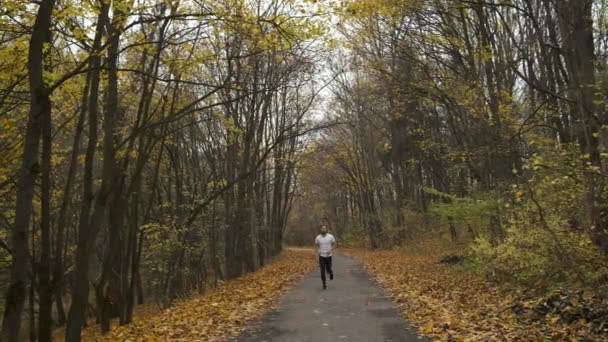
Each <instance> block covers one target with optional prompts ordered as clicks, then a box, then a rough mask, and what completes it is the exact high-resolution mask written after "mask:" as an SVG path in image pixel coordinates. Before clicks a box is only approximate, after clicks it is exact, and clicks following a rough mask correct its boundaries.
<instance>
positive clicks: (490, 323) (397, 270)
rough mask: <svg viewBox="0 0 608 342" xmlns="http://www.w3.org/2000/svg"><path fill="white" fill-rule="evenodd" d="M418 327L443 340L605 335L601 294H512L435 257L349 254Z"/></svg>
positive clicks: (607, 323)
mask: <svg viewBox="0 0 608 342" xmlns="http://www.w3.org/2000/svg"><path fill="white" fill-rule="evenodd" d="M349 254H351V255H354V256H355V257H357V259H359V260H360V261H361V263H362V264H363V266H364V268H365V269H366V270H367V271H368V272H370V273H371V274H372V275H373V276H374V277H375V279H376V281H377V282H378V283H379V284H380V285H381V286H382V287H383V288H384V289H385V290H386V291H387V293H388V294H389V295H390V296H391V297H392V299H393V300H394V301H395V302H396V304H397V306H398V307H399V310H400V311H401V313H402V315H403V316H404V317H405V318H406V319H408V320H409V321H410V322H413V323H414V324H415V325H416V326H417V327H418V329H419V331H420V332H421V333H422V334H424V335H427V336H430V337H433V338H435V339H438V340H443V341H471V340H483V341H493V340H499V341H504V340H509V341H514V340H515V341H520V340H526V341H529V340H533V341H547V340H548V341H551V340H552V341H606V340H608V297H606V296H603V295H601V293H602V292H603V291H593V292H589V291H583V290H579V291H567V290H556V291H553V292H551V293H549V294H544V295H531V294H526V293H523V294H517V292H516V291H514V290H512V289H508V288H507V287H506V286H500V285H497V284H494V283H492V282H489V281H488V280H486V279H484V278H483V277H481V276H479V275H477V274H474V273H472V272H468V271H466V270H464V269H462V268H461V267H459V266H454V265H449V264H448V263H449V262H448V263H442V262H438V258H437V257H436V256H420V255H411V254H407V253H404V252H398V251H363V250H355V251H349Z"/></svg>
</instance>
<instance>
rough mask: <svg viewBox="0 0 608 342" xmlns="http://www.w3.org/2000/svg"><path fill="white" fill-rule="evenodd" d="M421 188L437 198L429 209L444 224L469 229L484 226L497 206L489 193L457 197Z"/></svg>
mask: <svg viewBox="0 0 608 342" xmlns="http://www.w3.org/2000/svg"><path fill="white" fill-rule="evenodd" d="M423 190H424V192H426V193H427V194H429V195H433V196H435V197H437V198H439V199H438V200H436V201H434V202H433V203H432V204H431V206H430V208H429V211H430V214H431V215H432V216H433V218H435V219H436V220H438V221H439V222H440V223H442V224H444V225H449V224H450V223H452V224H454V225H456V226H457V227H467V228H469V229H478V228H480V227H485V226H487V225H488V223H489V219H490V216H489V215H490V213H491V212H493V210H495V208H496V206H497V200H496V199H495V198H494V197H493V196H492V195H489V194H484V195H479V196H476V197H457V196H454V195H450V194H447V193H443V192H441V191H438V190H436V189H432V188H427V187H425V188H423ZM450 221H451V222H450Z"/></svg>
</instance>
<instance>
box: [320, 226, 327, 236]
mask: <svg viewBox="0 0 608 342" xmlns="http://www.w3.org/2000/svg"><path fill="white" fill-rule="evenodd" d="M321 234H323V235H325V234H327V226H326V225H324V224H322V225H321Z"/></svg>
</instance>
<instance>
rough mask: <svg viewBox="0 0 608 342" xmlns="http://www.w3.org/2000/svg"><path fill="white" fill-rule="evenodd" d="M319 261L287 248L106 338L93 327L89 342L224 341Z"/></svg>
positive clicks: (85, 336)
mask: <svg viewBox="0 0 608 342" xmlns="http://www.w3.org/2000/svg"><path fill="white" fill-rule="evenodd" d="M314 265H315V259H314V258H313V257H311V252H310V251H295V250H286V251H284V252H283V253H282V254H281V255H280V256H279V257H278V258H277V259H276V260H275V261H274V262H272V263H271V264H269V265H267V266H265V267H263V268H262V269H260V270H258V271H257V272H254V273H250V274H247V275H244V276H242V277H240V278H237V279H234V280H231V281H228V282H226V283H224V284H223V285H221V286H219V287H217V288H214V289H211V290H209V291H208V292H207V293H205V294H202V295H199V296H195V297H192V298H188V299H184V300H183V301H181V302H179V303H176V304H175V305H174V306H172V307H170V308H167V309H165V310H160V311H156V312H153V313H152V312H151V313H142V314H141V315H140V314H137V315H135V317H134V321H133V323H131V324H128V325H124V326H116V327H113V329H112V331H111V332H110V333H109V334H107V335H106V336H103V337H102V336H101V335H100V334H99V332H98V330H99V327H98V326H97V325H92V326H91V327H90V328H87V329H85V331H84V332H83V340H84V341H124V342H126V341H131V342H136V341H142V342H144V341H145V342H148V341H150V342H151V341H222V340H224V339H225V338H227V337H229V336H232V335H235V334H237V333H238V332H239V331H240V330H241V329H242V328H243V327H244V325H245V324H246V323H247V322H249V321H251V320H253V319H255V318H257V317H259V316H260V315H261V314H263V313H265V312H266V311H268V310H269V309H271V308H272V304H273V303H274V302H276V298H277V296H278V295H280V294H281V293H283V292H285V291H286V290H287V289H289V288H290V287H291V285H293V284H294V283H295V282H297V281H298V280H299V279H300V278H301V277H302V276H303V275H304V274H306V273H308V272H309V271H311V270H312V268H313V267H314Z"/></svg>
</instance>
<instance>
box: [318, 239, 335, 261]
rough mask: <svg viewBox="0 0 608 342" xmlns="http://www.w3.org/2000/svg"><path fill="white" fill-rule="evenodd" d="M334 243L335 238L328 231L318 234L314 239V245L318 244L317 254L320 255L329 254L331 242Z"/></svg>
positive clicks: (328, 255) (326, 255)
mask: <svg viewBox="0 0 608 342" xmlns="http://www.w3.org/2000/svg"><path fill="white" fill-rule="evenodd" d="M334 243H336V238H334V236H333V235H331V234H329V233H327V234H325V236H323V235H322V234H319V235H317V238H316V239H315V245H317V246H318V252H319V255H320V256H322V257H330V256H331V250H332V244H334Z"/></svg>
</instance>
